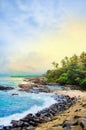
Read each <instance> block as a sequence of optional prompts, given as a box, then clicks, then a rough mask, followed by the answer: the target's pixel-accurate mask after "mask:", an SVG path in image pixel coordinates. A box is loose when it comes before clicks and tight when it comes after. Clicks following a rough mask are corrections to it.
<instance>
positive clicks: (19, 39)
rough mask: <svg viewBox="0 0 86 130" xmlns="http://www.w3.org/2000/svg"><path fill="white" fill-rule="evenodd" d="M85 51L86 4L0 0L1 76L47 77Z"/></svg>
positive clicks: (58, 0) (80, 1) (81, 1)
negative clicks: (55, 67)
mask: <svg viewBox="0 0 86 130" xmlns="http://www.w3.org/2000/svg"><path fill="white" fill-rule="evenodd" d="M83 51H86V1H85V0H0V73H10V74H20V73H27V74H37V73H45V72H46V71H47V70H49V69H51V68H52V62H53V61H55V62H58V63H60V61H61V60H62V59H63V58H64V57H65V56H68V57H70V56H72V55H73V54H77V55H80V53H82V52H83Z"/></svg>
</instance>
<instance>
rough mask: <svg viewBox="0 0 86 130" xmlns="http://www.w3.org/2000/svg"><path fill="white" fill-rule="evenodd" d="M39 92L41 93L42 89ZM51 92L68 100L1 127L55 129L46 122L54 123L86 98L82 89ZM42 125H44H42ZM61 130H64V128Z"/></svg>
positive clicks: (10, 129) (6, 129)
mask: <svg viewBox="0 0 86 130" xmlns="http://www.w3.org/2000/svg"><path fill="white" fill-rule="evenodd" d="M30 80H31V79H30ZM36 81H37V80H36ZM37 82H38V84H37V87H38V86H40V85H41V83H40V82H39V81H37ZM42 83H43V84H42V85H41V86H40V87H43V86H44V87H43V89H44V90H45V89H46V87H45V82H43V81H42ZM24 87H25V86H24ZM29 87H31V86H29ZM25 89H26V88H25ZM23 91H24V90H23ZM42 91H43V90H42ZM26 92H28V91H26ZM33 93H34V92H33ZM38 93H40V91H39V92H38ZM46 93H48V92H46ZM49 93H51V94H53V95H54V96H56V95H59V94H60V95H62V96H63V97H66V98H67V100H68V101H67V102H65V100H62V101H63V102H60V103H55V104H52V105H51V106H50V107H48V108H45V109H43V110H40V111H39V112H37V113H36V114H35V115H34V114H32V113H29V114H27V116H25V117H24V118H22V119H19V120H17V121H15V120H12V126H6V127H4V126H2V129H1V126H0V129H1V130H14V129H15V130H25V129H26V130H54V129H53V128H52V126H51V127H50V128H49V129H47V127H46V124H48V125H50V124H52V122H53V121H54V120H57V121H58V119H57V118H58V117H59V118H61V116H62V114H63V113H65V112H66V111H69V110H70V109H71V108H73V107H74V106H76V105H77V104H78V102H79V101H80V100H82V99H83V98H84V97H85V98H86V92H81V91H80V90H61V91H60V90H53V91H50V92H49ZM54 98H55V100H57V98H56V97H54ZM76 99H78V101H77V102H76ZM58 108H59V109H58ZM58 110H59V111H58ZM76 111H78V110H76ZM68 113H70V112H68ZM40 121H41V122H40ZM63 124H64V122H63V123H62V125H63ZM42 125H43V127H42ZM44 125H45V127H44ZM62 125H61V126H59V124H58V126H59V127H62ZM43 128H44V129H43ZM56 130H60V129H58V128H56ZM61 130H64V129H63V128H62V129H61ZM68 130H69V129H68ZM75 130H78V129H75ZM80 130H82V129H80Z"/></svg>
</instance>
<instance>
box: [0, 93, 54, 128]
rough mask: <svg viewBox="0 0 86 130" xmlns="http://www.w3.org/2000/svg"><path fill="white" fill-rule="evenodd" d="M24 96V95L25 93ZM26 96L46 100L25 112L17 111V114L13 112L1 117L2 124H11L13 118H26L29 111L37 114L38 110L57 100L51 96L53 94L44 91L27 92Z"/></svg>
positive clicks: (0, 122) (0, 123)
mask: <svg viewBox="0 0 86 130" xmlns="http://www.w3.org/2000/svg"><path fill="white" fill-rule="evenodd" d="M19 96H22V94H20V93H19ZM23 96H24V93H23ZM25 96H30V97H31V98H33V99H37V100H38V99H39V100H42V101H44V103H43V105H42V106H37V105H34V106H32V107H31V109H29V110H27V111H25V112H23V113H16V114H13V115H11V116H8V117H3V118H0V125H4V126H7V125H11V121H12V120H19V119H21V118H24V117H25V116H26V115H27V114H29V113H33V114H35V113H36V112H38V111H40V110H42V109H44V108H47V107H49V106H51V105H52V104H54V103H56V101H55V100H54V99H53V98H52V97H51V94H44V93H41V94H26V93H25Z"/></svg>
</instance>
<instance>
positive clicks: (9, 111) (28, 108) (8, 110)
mask: <svg viewBox="0 0 86 130" xmlns="http://www.w3.org/2000/svg"><path fill="white" fill-rule="evenodd" d="M22 83H23V84H27V82H25V81H24V79H23V78H16V77H0V85H1V86H4V87H14V89H13V90H8V91H0V125H4V126H7V125H11V121H12V120H19V119H21V118H23V117H25V116H26V115H27V114H29V113H33V114H35V113H36V112H38V111H40V110H42V109H44V108H47V107H49V106H51V105H52V104H54V103H56V101H55V100H54V98H53V96H52V95H53V94H49V93H39V94H38V93H28V92H23V91H19V87H18V85H19V84H22Z"/></svg>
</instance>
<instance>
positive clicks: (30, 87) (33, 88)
mask: <svg viewBox="0 0 86 130" xmlns="http://www.w3.org/2000/svg"><path fill="white" fill-rule="evenodd" d="M19 88H20V91H26V92H32V93H39V92H47V93H48V92H50V89H49V88H47V87H46V86H44V85H39V84H20V85H19Z"/></svg>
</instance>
